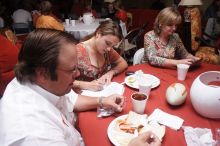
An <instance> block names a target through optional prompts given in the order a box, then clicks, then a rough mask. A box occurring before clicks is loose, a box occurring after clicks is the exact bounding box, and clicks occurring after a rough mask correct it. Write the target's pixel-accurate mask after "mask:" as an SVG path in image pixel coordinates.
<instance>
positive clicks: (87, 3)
mask: <svg viewBox="0 0 220 146" xmlns="http://www.w3.org/2000/svg"><path fill="white" fill-rule="evenodd" d="M88 12H91V13H92V15H93V16H94V17H95V18H97V17H98V15H97V13H96V10H94V9H92V6H91V1H90V0H87V1H85V9H84V10H83V13H88Z"/></svg>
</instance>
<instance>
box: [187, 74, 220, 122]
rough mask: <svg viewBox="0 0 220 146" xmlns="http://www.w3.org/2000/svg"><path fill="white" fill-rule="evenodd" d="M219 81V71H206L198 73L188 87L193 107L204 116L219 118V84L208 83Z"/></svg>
mask: <svg viewBox="0 0 220 146" xmlns="http://www.w3.org/2000/svg"><path fill="white" fill-rule="evenodd" d="M213 81H219V82H220V72H219V71H208V72H204V73H202V74H200V75H199V76H198V77H197V78H196V79H195V80H194V81H193V84H192V86H191V89H190V98H191V102H192V105H193V107H194V109H195V110H196V111H197V112H198V113H199V114H201V115H202V116H204V117H208V118H220V86H215V85H209V84H210V83H211V82H213Z"/></svg>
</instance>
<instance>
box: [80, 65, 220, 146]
mask: <svg viewBox="0 0 220 146" xmlns="http://www.w3.org/2000/svg"><path fill="white" fill-rule="evenodd" d="M140 69H141V70H142V71H143V72H144V73H147V74H152V75H154V76H156V77H158V78H159V79H160V82H161V83H160V85H159V86H158V87H157V88H154V89H152V90H151V93H150V97H149V100H148V103H147V107H146V109H145V113H146V114H148V115H150V114H151V113H152V112H153V111H154V109H156V108H159V109H161V110H163V111H165V112H167V113H169V114H173V115H176V116H179V117H181V118H183V119H184V123H183V125H185V126H191V127H201V128H211V129H212V132H213V135H215V129H216V128H217V127H218V128H220V119H218V120H213V119H208V118H204V117H202V116H200V115H199V114H197V113H196V111H195V110H194V109H193V107H192V104H191V101H190V95H189V92H190V87H191V84H192V82H193V81H194V79H195V78H196V77H197V76H198V75H199V74H200V73H202V72H205V71H210V70H218V71H220V66H216V65H211V64H202V66H201V67H199V68H197V69H192V70H190V71H189V72H188V74H187V77H186V80H185V81H178V80H177V75H176V74H177V71H176V70H172V69H162V68H157V67H152V66H150V65H148V64H142V65H136V66H130V67H129V68H128V70H131V71H136V70H140ZM124 78H125V74H124V73H121V74H120V75H118V76H117V77H115V78H114V79H113V81H116V82H119V83H121V82H123V81H124ZM175 82H179V83H182V84H184V85H185V86H186V89H187V91H188V95H187V99H186V102H185V103H184V104H183V105H181V106H178V107H173V106H170V105H168V103H167V102H166V98H165V94H166V89H167V87H168V86H169V85H171V84H172V83H175ZM135 91H137V90H135V89H132V88H130V87H128V86H126V85H125V92H124V96H126V97H127V99H126V105H125V108H124V110H123V112H122V113H120V114H119V115H117V116H120V115H123V114H127V113H128V112H129V111H130V110H131V109H132V107H131V101H130V96H131V94H132V93H133V92H135ZM113 119H115V116H111V117H108V118H97V115H96V111H95V110H94V111H88V112H82V113H80V114H79V129H80V132H81V134H82V137H83V138H84V141H85V145H86V146H111V145H113V144H112V143H111V142H110V140H109V139H108V136H107V128H108V125H109V124H110V123H111V121H112V120H113ZM162 145H163V146H176V145H179V146H185V145H186V142H185V138H184V133H183V130H181V129H180V130H178V131H175V130H172V129H170V128H169V127H166V133H165V136H164V138H163V141H162Z"/></svg>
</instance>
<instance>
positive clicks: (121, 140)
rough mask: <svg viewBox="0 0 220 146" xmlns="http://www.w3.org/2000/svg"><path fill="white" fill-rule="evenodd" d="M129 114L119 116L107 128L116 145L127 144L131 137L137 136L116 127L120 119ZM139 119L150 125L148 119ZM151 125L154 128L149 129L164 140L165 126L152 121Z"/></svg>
mask: <svg viewBox="0 0 220 146" xmlns="http://www.w3.org/2000/svg"><path fill="white" fill-rule="evenodd" d="M127 116H128V115H122V116H120V117H117V118H116V119H114V120H113V121H112V122H111V123H110V124H109V126H108V129H107V134H108V138H109V140H110V141H111V142H112V143H113V144H114V145H115V146H125V145H127V144H128V143H129V142H130V140H131V139H133V138H135V137H136V136H135V135H134V134H130V133H125V132H121V131H118V130H117V128H116V126H117V123H116V122H117V121H118V120H124V119H126V118H127ZM139 120H140V121H141V123H142V125H144V126H146V127H149V125H148V124H147V119H143V118H142V119H141V118H140V119H139ZM150 126H152V127H151V128H152V129H149V131H152V132H154V133H155V134H156V135H157V136H159V137H160V138H161V140H162V138H163V136H164V135H165V126H161V125H158V124H156V125H155V123H150ZM145 130H146V129H145ZM143 132H144V131H143ZM158 134H159V135H158Z"/></svg>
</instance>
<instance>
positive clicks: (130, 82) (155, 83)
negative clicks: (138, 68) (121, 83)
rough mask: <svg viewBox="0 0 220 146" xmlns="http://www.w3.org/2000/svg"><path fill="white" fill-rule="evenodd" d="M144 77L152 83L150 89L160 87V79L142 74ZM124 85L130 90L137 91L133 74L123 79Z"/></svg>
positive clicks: (136, 83) (136, 82)
mask: <svg viewBox="0 0 220 146" xmlns="http://www.w3.org/2000/svg"><path fill="white" fill-rule="evenodd" d="M144 77H145V78H147V79H148V80H149V82H152V88H155V87H157V86H159V85H160V79H159V78H157V77H155V76H154V75H151V74H144ZM125 84H126V85H127V86H129V87H131V88H135V89H138V81H137V79H136V77H135V74H133V75H130V76H127V77H126V78H125Z"/></svg>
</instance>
